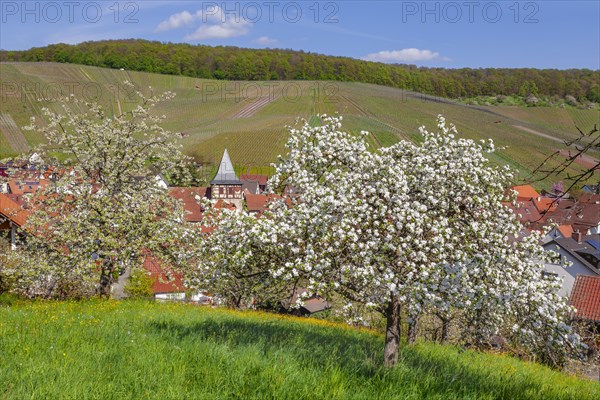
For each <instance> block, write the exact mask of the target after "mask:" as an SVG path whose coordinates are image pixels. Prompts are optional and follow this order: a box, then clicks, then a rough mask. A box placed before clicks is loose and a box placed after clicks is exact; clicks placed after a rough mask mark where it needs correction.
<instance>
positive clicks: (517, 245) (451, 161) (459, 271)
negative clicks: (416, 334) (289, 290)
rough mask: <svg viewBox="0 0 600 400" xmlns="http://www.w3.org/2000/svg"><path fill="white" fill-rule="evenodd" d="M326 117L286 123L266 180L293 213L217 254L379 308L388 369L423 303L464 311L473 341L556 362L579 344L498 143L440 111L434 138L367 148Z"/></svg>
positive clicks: (278, 208) (276, 213) (255, 225)
mask: <svg viewBox="0 0 600 400" xmlns="http://www.w3.org/2000/svg"><path fill="white" fill-rule="evenodd" d="M322 121H323V125H322V126H317V127H311V126H309V125H308V124H305V125H304V126H303V127H301V128H300V129H291V136H290V139H289V142H288V147H289V150H290V152H289V154H288V155H287V156H286V157H282V158H281V159H280V162H279V164H278V165H277V166H276V174H275V175H274V176H273V177H272V178H271V180H270V187H271V188H272V189H273V190H279V191H281V190H282V189H283V188H284V187H294V188H295V190H296V192H297V193H298V196H297V197H295V198H294V199H293V205H292V206H291V207H288V206H285V205H284V204H279V205H274V206H273V207H271V209H270V210H269V211H268V212H266V213H265V215H264V217H263V218H260V219H258V220H254V221H253V222H252V228H251V229H248V227H243V228H242V229H241V230H243V231H245V234H243V235H242V234H241V233H242V232H241V230H238V229H236V228H235V227H233V226H231V228H230V229H228V233H227V234H228V235H229V237H230V239H229V240H230V241H231V243H229V244H228V246H223V245H221V247H219V246H217V247H215V248H214V251H215V252H217V253H219V254H225V253H226V254H230V255H231V254H232V253H229V252H228V251H227V250H226V249H229V248H234V249H236V251H237V249H240V250H241V251H242V252H248V251H250V248H249V247H248V246H249V243H251V244H252V245H251V257H250V258H247V255H248V253H245V254H244V257H242V259H243V260H244V261H243V262H242V261H234V262H235V263H236V264H235V265H236V268H237V267H239V268H241V269H242V270H244V269H247V271H253V268H255V267H256V265H257V264H256V263H255V262H254V260H256V259H262V258H261V257H262V256H261V255H260V254H257V253H262V254H263V255H266V254H268V255H269V256H268V257H267V258H268V259H271V260H273V261H275V260H276V261H278V263H275V262H270V263H263V264H262V265H261V270H264V269H267V268H269V269H270V274H271V276H272V277H273V278H275V279H278V280H282V281H284V282H296V281H297V280H298V279H300V281H301V282H302V283H303V284H304V285H306V287H307V288H308V289H309V294H310V293H319V294H327V293H333V292H335V293H336V294H338V295H341V296H342V297H343V298H345V299H346V300H347V301H348V303H360V304H364V305H367V306H368V307H370V308H372V309H374V310H378V311H380V312H381V313H382V314H383V315H384V316H385V318H386V320H387V328H386V344H385V360H384V362H385V364H386V365H388V366H392V365H395V364H396V362H397V357H398V345H399V342H400V335H401V329H400V318H401V315H409V316H411V317H413V318H414V317H416V316H418V315H419V314H420V313H422V312H423V311H424V310H426V309H435V310H436V311H438V312H442V313H444V312H449V310H450V309H457V310H461V311H462V313H463V315H464V318H465V321H468V326H467V328H468V329H465V334H468V335H469V337H470V338H472V339H473V340H475V341H476V342H477V343H481V342H484V341H486V340H489V339H490V337H491V336H493V335H496V334H503V336H505V337H506V338H507V339H509V340H511V341H512V342H513V343H515V344H518V345H519V346H520V347H522V348H525V349H527V350H528V351H530V352H531V353H534V354H537V355H539V356H541V357H544V359H545V360H548V359H551V360H555V361H558V360H560V358H561V357H562V355H564V353H565V350H566V349H567V348H568V346H569V344H571V343H573V342H575V341H576V339H577V338H576V337H574V336H571V335H570V328H569V327H568V326H567V325H566V324H565V323H564V321H565V318H566V317H567V316H568V313H569V312H570V311H571V310H570V308H569V307H568V306H567V305H566V303H565V300H564V299H562V298H561V297H560V296H558V294H557V292H556V290H557V287H558V284H557V282H555V281H554V280H553V279H551V278H545V277H544V276H543V274H542V271H543V268H542V263H543V260H544V259H545V258H546V257H547V255H546V253H544V251H543V249H542V247H541V246H539V235H537V234H531V235H529V236H527V237H523V236H522V235H521V234H520V232H521V229H522V227H521V226H520V224H519V223H518V221H517V219H516V218H515V216H514V215H513V214H512V212H511V210H510V209H509V208H508V207H507V206H505V205H504V204H503V203H504V202H506V201H507V195H506V190H505V188H506V187H507V186H508V185H509V180H510V178H511V176H512V175H511V172H510V170H509V168H508V167H503V168H500V167H495V166H493V165H491V164H490V163H489V162H488V160H487V159H486V157H485V155H486V153H487V152H492V151H493V150H494V148H493V143H492V142H491V141H490V142H483V143H477V142H475V141H473V140H468V139H463V138H457V137H456V129H455V128H454V126H448V125H446V122H445V120H444V118H443V117H441V116H440V117H439V120H438V128H439V132H429V131H427V130H426V129H424V128H422V129H421V134H422V136H423V141H422V142H421V143H420V144H414V143H411V142H407V141H402V142H400V143H398V144H396V145H394V146H392V147H389V148H382V149H379V150H377V151H370V149H368V146H367V144H366V142H365V140H364V136H365V135H367V133H366V132H363V133H362V134H361V135H359V136H355V135H351V134H348V133H346V132H343V131H341V130H340V128H341V121H342V119H341V117H330V116H322ZM239 218H240V219H243V218H246V217H241V216H240V217H239ZM242 225H243V224H242ZM242 225H240V226H242ZM239 238H243V239H239ZM237 240H240V241H239V242H236V241H237ZM233 242H235V243H233ZM274 254H279V255H278V256H277V257H275V258H273V257H274V256H273V255H274ZM236 257H237V256H236ZM236 257H233V256H232V258H234V259H235V258H236ZM283 260H285V262H284V261H283ZM231 262H232V261H231V260H229V264H228V263H223V264H221V265H220V266H219V268H217V270H215V269H214V268H215V264H214V263H205V264H204V268H205V270H203V271H202V272H200V275H202V274H203V273H204V274H209V275H211V276H213V277H214V276H218V274H219V272H216V274H215V271H221V273H222V271H227V268H228V267H227V265H232V264H231ZM228 279H233V278H232V276H228Z"/></svg>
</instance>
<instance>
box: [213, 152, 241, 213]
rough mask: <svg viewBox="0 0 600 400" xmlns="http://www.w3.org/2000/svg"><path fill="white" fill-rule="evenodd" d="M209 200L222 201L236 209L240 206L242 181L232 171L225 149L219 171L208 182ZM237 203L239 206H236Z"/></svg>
mask: <svg viewBox="0 0 600 400" xmlns="http://www.w3.org/2000/svg"><path fill="white" fill-rule="evenodd" d="M210 187H211V190H210V192H211V194H210V196H211V198H212V199H214V200H218V199H223V200H225V201H228V202H230V203H233V204H235V205H236V206H238V208H241V206H242V198H243V197H242V181H240V180H239V179H238V177H237V174H236V173H235V170H234V169H233V164H232V163H231V158H229V153H228V152H227V149H225V152H224V153H223V157H222V158H221V164H219V170H218V171H217V174H216V175H215V177H214V179H213V180H212V181H211V182H210ZM238 203H239V204H238Z"/></svg>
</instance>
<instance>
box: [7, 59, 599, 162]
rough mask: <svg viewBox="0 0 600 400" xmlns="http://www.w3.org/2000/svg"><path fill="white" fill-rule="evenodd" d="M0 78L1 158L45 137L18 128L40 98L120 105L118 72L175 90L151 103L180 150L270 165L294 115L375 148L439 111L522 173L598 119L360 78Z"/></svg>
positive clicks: (85, 74)
mask: <svg viewBox="0 0 600 400" xmlns="http://www.w3.org/2000/svg"><path fill="white" fill-rule="evenodd" d="M0 77H1V78H0V79H1V85H0V101H1V108H0V114H1V115H0V117H1V118H0V131H1V134H0V158H1V157H3V156H9V155H16V154H17V152H18V149H21V148H22V147H23V146H27V144H28V145H29V146H35V145H36V144H38V143H40V142H41V141H42V140H43V138H41V137H40V136H39V134H37V133H34V132H28V131H23V130H21V129H20V128H19V127H22V126H24V125H27V124H28V123H29V118H30V117H31V116H39V115H40V113H41V108H42V107H43V106H46V107H49V108H51V109H54V110H58V107H59V102H58V101H56V98H57V97H58V94H59V93H62V94H69V93H71V92H72V93H74V94H75V96H78V97H80V98H86V99H88V100H97V101H98V102H100V103H101V104H103V105H104V106H105V107H106V108H107V109H108V110H111V111H112V112H118V111H119V110H121V111H123V110H127V109H128V107H131V106H132V103H131V101H130V99H131V97H132V96H131V95H130V94H129V93H127V91H126V90H125V89H124V87H123V85H122V82H123V81H125V80H129V81H131V82H132V83H133V84H134V85H135V86H136V87H137V88H139V89H140V90H141V91H143V92H145V93H148V92H149V91H150V89H149V87H152V90H153V91H154V92H155V93H162V92H163V91H166V90H171V91H173V92H175V93H176V94H177V96H176V98H175V99H174V100H172V101H170V102H168V103H164V104H163V105H161V106H160V107H159V108H158V110H157V111H158V112H159V113H161V114H164V115H165V116H166V117H167V120H166V123H165V126H166V127H167V128H169V129H172V130H177V131H182V132H185V133H186V134H187V137H186V138H185V139H183V141H182V144H183V145H184V147H185V151H186V153H187V154H189V155H192V156H194V157H195V158H196V160H197V161H203V162H209V163H215V162H218V161H219V159H220V157H221V155H222V153H223V149H224V148H228V150H229V153H230V155H231V157H232V159H233V161H234V163H236V164H238V165H242V166H252V165H258V166H263V165H268V164H269V163H271V162H273V161H275V160H276V157H277V155H278V154H283V153H284V152H285V147H284V146H285V143H286V140H287V130H286V128H285V127H286V126H287V125H293V124H294V123H295V121H296V118H298V117H300V118H305V119H308V120H311V119H313V118H314V116H315V115H316V114H319V113H334V112H338V113H340V114H341V115H343V116H344V129H346V130H348V131H352V132H359V131H360V130H369V131H370V132H371V133H372V135H371V137H370V138H369V141H370V143H371V145H373V146H375V147H377V146H388V145H390V144H393V143H395V142H396V141H398V140H400V139H411V140H419V133H418V128H419V126H422V125H426V126H428V127H429V128H430V129H434V128H435V118H436V116H437V115H438V114H440V113H441V114H443V115H444V116H445V117H446V119H447V120H448V121H449V122H453V123H455V124H456V125H457V127H458V128H459V132H460V133H461V134H462V135H464V136H466V137H469V138H474V139H488V138H491V139H494V141H495V142H496V145H497V147H498V148H500V149H499V151H498V152H497V153H496V154H494V155H493V156H492V157H493V158H492V161H495V162H499V163H508V164H510V165H511V166H513V167H515V168H518V169H519V170H521V171H523V172H526V171H530V170H531V169H533V168H535V167H536V166H537V165H539V163H540V162H541V161H542V160H543V159H544V158H545V157H546V156H547V155H549V154H551V153H552V152H554V151H555V150H556V149H557V148H559V147H561V146H562V144H561V140H563V139H569V138H575V137H577V135H578V132H577V130H576V125H577V126H579V127H580V128H581V129H582V130H584V131H586V130H589V129H590V128H591V127H592V126H593V125H594V124H595V123H598V124H600V112H599V111H598V110H578V109H558V108H543V107H539V108H523V107H499V106H498V107H473V106H467V105H465V104H461V103H457V102H453V101H448V100H446V99H435V98H431V97H426V96H420V95H418V94H414V93H410V92H406V91H403V90H400V89H394V88H389V87H382V86H377V85H371V84H363V83H343V82H312V81H293V82H282V81H269V82H243V81H236V82H230V81H215V80H202V79H195V78H187V77H182V76H171V75H159V74H151V73H144V72H132V71H121V70H111V69H104V68H97V67H90V66H81V65H70V64H56V63H1V64H0ZM41 98H45V100H44V101H39V100H40V99H41ZM591 155H592V156H597V155H594V154H591ZM570 172H573V171H570Z"/></svg>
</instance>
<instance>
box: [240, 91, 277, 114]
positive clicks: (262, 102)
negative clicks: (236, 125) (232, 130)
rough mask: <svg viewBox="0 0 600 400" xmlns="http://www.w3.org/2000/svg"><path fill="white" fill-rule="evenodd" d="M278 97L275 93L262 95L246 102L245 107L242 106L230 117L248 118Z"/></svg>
mask: <svg viewBox="0 0 600 400" xmlns="http://www.w3.org/2000/svg"><path fill="white" fill-rule="evenodd" d="M278 98H279V96H278V95H275V96H267V97H262V98H260V99H258V100H256V101H252V102H251V103H250V104H248V105H247V106H246V107H244V108H242V109H241V110H240V111H238V112H237V113H236V114H235V115H234V116H233V117H231V118H232V119H238V118H250V117H251V116H253V115H254V114H256V113H257V112H258V111H259V110H260V109H262V108H263V107H265V106H266V105H267V104H269V103H272V102H274V101H275V100H277V99H278Z"/></svg>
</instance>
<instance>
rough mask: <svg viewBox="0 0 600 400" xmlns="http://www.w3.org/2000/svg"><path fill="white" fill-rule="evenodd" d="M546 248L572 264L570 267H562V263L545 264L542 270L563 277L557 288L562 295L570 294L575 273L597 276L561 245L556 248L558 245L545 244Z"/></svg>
mask: <svg viewBox="0 0 600 400" xmlns="http://www.w3.org/2000/svg"><path fill="white" fill-rule="evenodd" d="M545 247H546V250H554V251H556V252H557V253H559V254H560V258H561V260H564V259H566V260H567V261H569V262H571V263H572V265H571V266H570V267H564V266H563V265H562V264H550V263H548V264H545V265H544V270H545V271H546V272H549V273H553V274H557V275H558V276H559V277H561V278H562V279H563V284H562V287H561V288H560V290H559V294H560V295H562V296H568V295H570V294H571V290H572V289H573V285H574V284H575V278H576V277H577V275H588V276H598V274H596V273H595V272H594V271H592V270H591V269H589V268H588V267H586V266H585V265H583V264H582V263H581V261H579V260H578V259H576V258H575V257H573V256H572V255H571V254H570V253H569V252H567V251H566V250H564V249H563V248H562V247H559V248H558V249H556V248H555V247H558V246H545Z"/></svg>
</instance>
